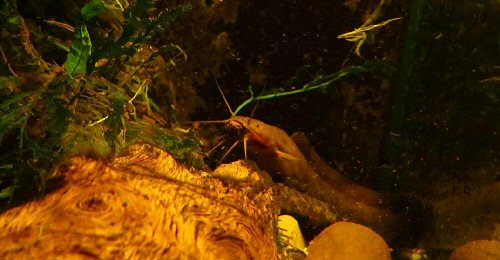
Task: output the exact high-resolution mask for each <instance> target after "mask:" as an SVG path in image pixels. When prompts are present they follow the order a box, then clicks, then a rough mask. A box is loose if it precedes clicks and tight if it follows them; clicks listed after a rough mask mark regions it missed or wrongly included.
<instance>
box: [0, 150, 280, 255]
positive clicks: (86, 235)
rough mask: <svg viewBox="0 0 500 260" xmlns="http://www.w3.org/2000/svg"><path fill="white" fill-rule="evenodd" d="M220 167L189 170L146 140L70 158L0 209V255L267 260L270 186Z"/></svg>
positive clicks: (252, 174)
mask: <svg viewBox="0 0 500 260" xmlns="http://www.w3.org/2000/svg"><path fill="white" fill-rule="evenodd" d="M226 168H227V169H226V170H224V169H222V170H219V171H218V172H217V173H216V174H214V176H212V175H211V174H210V173H206V172H201V171H194V170H191V171H190V170H187V169H186V168H184V167H183V166H182V165H180V164H178V163H177V162H176V161H175V160H174V159H173V157H172V156H170V155H169V154H168V153H166V152H164V151H162V150H160V149H157V148H155V147H152V146H150V145H135V146H133V147H132V148H131V149H130V151H129V153H128V154H127V155H126V156H124V157H119V158H116V159H114V160H112V161H110V162H108V163H105V162H102V161H99V160H95V159H91V158H83V157H78V158H74V159H72V160H71V161H70V163H69V164H68V165H67V166H66V167H60V168H59V169H58V171H57V173H56V176H59V177H63V178H64V180H65V183H64V184H63V185H62V186H61V187H60V188H58V189H56V190H54V191H52V192H51V193H49V194H47V195H46V196H45V197H43V198H41V199H39V200H37V201H32V202H29V203H27V204H25V205H23V206H22V207H18V208H14V209H11V210H9V211H7V212H5V213H4V214H3V215H1V216H0V230H2V233H1V235H0V240H1V241H2V242H1V245H2V246H1V247H0V258H1V259H26V258H32V259H45V258H50V257H51V256H58V257H61V258H64V259H68V258H105V259H110V258H112V259H122V258H127V259H130V258H132V259H146V258H148V259H151V258H153V259H155V258H156V259H276V258H277V257H278V254H277V252H278V251H277V246H276V242H275V233H276V232H275V223H274V220H275V218H276V216H277V213H278V208H277V206H276V203H275V202H274V197H273V188H272V185H268V184H266V183H267V180H266V178H264V177H263V176H262V175H261V174H259V173H257V172H256V171H253V170H251V168H249V167H247V166H246V165H245V163H243V162H241V161H239V162H236V163H234V164H233V165H231V166H230V167H227V166H226ZM234 173H237V174H238V176H236V175H234ZM215 175H217V176H215ZM232 176H233V177H232Z"/></svg>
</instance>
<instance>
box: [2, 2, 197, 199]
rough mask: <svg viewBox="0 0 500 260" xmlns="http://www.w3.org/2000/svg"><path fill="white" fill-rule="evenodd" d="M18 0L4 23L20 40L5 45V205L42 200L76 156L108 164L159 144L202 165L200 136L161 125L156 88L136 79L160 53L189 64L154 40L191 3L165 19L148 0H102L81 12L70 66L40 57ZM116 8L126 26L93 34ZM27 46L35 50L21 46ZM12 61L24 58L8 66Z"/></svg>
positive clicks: (173, 48)
mask: <svg viewBox="0 0 500 260" xmlns="http://www.w3.org/2000/svg"><path fill="white" fill-rule="evenodd" d="M9 3H10V4H8V5H6V6H4V7H3V8H2V10H0V13H1V14H2V15H5V16H6V19H1V23H3V24H2V27H4V26H5V27H4V28H7V30H9V32H10V33H12V34H13V35H14V36H13V37H10V38H8V39H2V41H3V44H1V45H0V50H2V56H3V57H4V61H6V62H5V65H2V66H1V67H0V69H1V70H0V151H1V155H0V199H4V200H5V199H8V200H9V201H13V199H16V200H23V199H26V198H29V197H31V196H33V195H36V194H40V193H41V192H43V191H44V190H45V189H46V186H47V180H48V179H49V178H50V173H51V172H52V168H53V167H55V166H57V165H60V164H61V163H64V161H65V160H66V159H67V158H70V157H71V156H82V155H83V156H93V157H97V158H105V157H108V156H111V155H115V154H117V153H120V152H121V151H122V150H123V149H124V148H125V147H127V146H128V145H130V144H132V143H134V142H140V141H142V142H149V143H152V144H155V145H158V146H160V147H162V148H164V149H166V150H168V151H170V152H171V153H172V154H173V155H174V156H175V157H176V158H177V159H179V160H183V161H184V162H185V163H187V164H191V165H200V164H201V162H200V159H199V158H200V157H199V156H197V154H199V151H200V150H199V147H198V143H197V142H196V141H195V138H194V134H193V133H192V132H182V131H176V130H175V128H174V129H168V128H164V127H161V126H160V124H159V123H158V122H156V121H155V120H152V119H151V118H154V117H155V115H157V114H160V113H161V110H160V109H159V107H158V106H156V105H155V103H154V101H153V100H152V99H151V98H150V97H149V94H148V82H147V81H144V80H136V79H135V78H134V77H135V76H136V74H137V73H139V72H141V70H142V69H143V68H144V67H145V66H147V65H148V64H149V63H152V62H154V61H155V60H156V59H157V58H158V57H160V56H161V57H165V58H166V59H167V61H169V62H168V64H170V66H175V64H176V63H177V62H179V57H180V58H181V59H182V60H184V59H185V58H186V54H185V53H184V52H183V51H182V50H181V49H180V48H179V47H178V46H176V45H173V44H169V45H164V46H159V47H157V48H153V47H150V46H149V45H148V43H149V41H150V40H151V38H152V37H153V35H154V34H155V33H157V32H159V31H161V30H162V29H164V28H165V27H166V26H168V25H169V24H171V23H172V22H174V21H175V20H176V19H177V18H179V17H181V16H182V15H184V14H185V13H186V12H188V11H189V10H190V9H191V6H190V5H187V4H186V5H180V6H178V7H176V8H173V9H171V10H165V11H163V12H160V13H159V14H156V15H155V14H153V13H152V11H153V7H154V4H155V1H150V0H138V1H135V4H134V5H132V6H128V7H126V8H123V7H122V6H121V5H120V6H119V7H117V6H116V5H115V6H112V5H110V4H107V3H106V2H104V1H102V0H92V1H90V2H89V3H87V4H86V5H85V6H83V8H82V9H81V12H80V13H81V21H82V22H81V23H80V24H79V25H77V26H76V28H75V29H74V38H73V40H72V43H71V47H70V48H68V49H69V52H68V54H67V57H66V60H65V62H64V64H63V65H62V66H59V65H52V64H48V63H47V62H45V60H44V59H43V58H42V57H41V56H40V55H39V54H38V52H37V49H36V48H35V47H33V45H32V43H31V42H30V40H29V34H30V31H29V29H28V28H27V26H26V22H25V21H24V19H23V18H22V17H21V16H20V15H19V14H18V12H17V8H16V4H15V2H14V1H12V2H9ZM116 3H119V2H118V1H117V2H116ZM117 8H118V9H119V10H121V12H118V13H117V12H116V10H117ZM120 8H121V9H120ZM110 10H112V11H113V12H112V13H111V15H123V17H124V18H125V19H124V23H123V24H121V25H120V26H118V27H116V29H113V30H111V31H110V32H108V33H107V34H104V35H106V36H105V37H100V35H97V34H93V33H91V32H92V31H95V30H89V29H88V26H89V25H88V24H90V22H91V21H92V19H94V18H95V17H96V16H98V15H99V14H102V13H104V12H108V11H110ZM151 17H152V18H151ZM57 24H58V25H59V26H60V27H62V28H72V26H71V25H68V24H64V23H62V22H57ZM23 45H24V46H27V47H26V48H24V49H23V48H11V47H13V46H23ZM143 49H147V50H148V51H146V52H145V51H142V50H143ZM4 50H5V52H4ZM139 54H140V55H139ZM138 56H139V57H138ZM5 57H9V58H10V57H20V59H18V60H14V59H13V58H12V59H10V62H8V61H9V59H7V58H5ZM27 61H28V62H27ZM24 63H28V64H30V65H31V66H30V67H27V66H25V65H24ZM152 73H154V71H153V72H152ZM123 75H125V76H123ZM132 79H134V80H132ZM163 125H165V124H163Z"/></svg>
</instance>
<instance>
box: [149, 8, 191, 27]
mask: <svg viewBox="0 0 500 260" xmlns="http://www.w3.org/2000/svg"><path fill="white" fill-rule="evenodd" d="M192 9H193V6H192V5H190V4H184V5H179V6H177V7H175V8H174V9H172V10H167V11H165V12H162V13H161V14H160V15H159V16H158V17H157V18H156V19H155V20H154V21H153V22H152V23H151V25H150V26H154V27H156V26H166V25H169V24H170V23H172V22H173V21H175V20H177V19H178V18H179V17H181V16H183V15H185V14H186V13H187V12H189V11H191V10H192Z"/></svg>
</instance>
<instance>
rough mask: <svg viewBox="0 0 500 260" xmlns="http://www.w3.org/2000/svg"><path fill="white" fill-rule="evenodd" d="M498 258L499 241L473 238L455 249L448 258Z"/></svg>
mask: <svg viewBox="0 0 500 260" xmlns="http://www.w3.org/2000/svg"><path fill="white" fill-rule="evenodd" d="M478 259H481V260H498V259H500V241H498V240H474V241H471V242H468V243H467V244H465V245H463V246H461V247H459V248H457V249H455V251H453V253H452V254H451V256H450V258H449V260H478Z"/></svg>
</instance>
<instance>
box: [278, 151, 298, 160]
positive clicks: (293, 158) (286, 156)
mask: <svg viewBox="0 0 500 260" xmlns="http://www.w3.org/2000/svg"><path fill="white" fill-rule="evenodd" d="M276 154H277V155H278V156H279V157H282V158H285V159H287V160H292V161H297V160H300V158H299V157H297V156H293V155H291V154H289V153H286V152H282V151H280V150H276Z"/></svg>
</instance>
